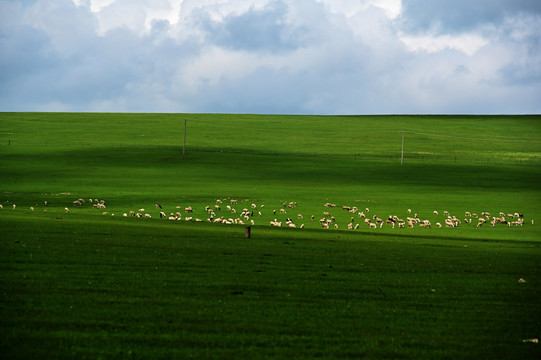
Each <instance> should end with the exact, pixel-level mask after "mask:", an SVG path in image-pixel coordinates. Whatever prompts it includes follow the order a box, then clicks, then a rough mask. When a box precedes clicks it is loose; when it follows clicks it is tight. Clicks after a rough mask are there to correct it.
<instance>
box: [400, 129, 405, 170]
mask: <svg viewBox="0 0 541 360" xmlns="http://www.w3.org/2000/svg"><path fill="white" fill-rule="evenodd" d="M404 131H405V130H404V129H402V156H401V157H400V165H404Z"/></svg>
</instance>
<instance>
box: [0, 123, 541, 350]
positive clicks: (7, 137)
mask: <svg viewBox="0 0 541 360" xmlns="http://www.w3.org/2000/svg"><path fill="white" fill-rule="evenodd" d="M184 118H187V119H188V121H189V127H188V129H189V137H188V139H189V140H188V152H187V154H186V155H184V156H183V155H181V153H180V149H181V147H180V146H179V144H181V139H182V135H183V132H182V131H183V121H182V120H183V119H184ZM0 121H1V122H2V125H3V128H2V132H1V133H0V154H1V156H0V168H1V169H2V175H1V178H0V187H1V188H0V203H1V204H2V205H3V209H0V229H2V231H1V234H0V246H1V247H2V250H1V252H0V260H1V263H0V266H1V271H2V277H1V278H0V286H1V289H2V292H1V301H0V316H1V318H2V322H1V324H0V326H1V327H0V328H1V335H2V336H1V337H0V339H1V340H0V346H1V351H2V354H3V356H4V357H6V358H25V359H26V358H115V357H118V358H125V357H127V358H172V357H173V358H175V357H176V358H184V357H195V358H231V357H238V358H265V357H268V358H284V357H293V358H317V357H320V358H340V359H341V358H360V357H367V358H418V357H421V358H457V357H458V358H486V357H498V358H539V355H540V350H539V345H538V344H534V343H530V342H523V340H525V339H532V338H539V337H540V335H541V334H540V329H541V320H540V319H541V316H540V315H541V314H540V310H539V306H538V299H539V298H540V295H541V294H540V292H541V286H540V284H539V280H538V279H539V272H540V271H541V268H540V266H539V264H540V263H541V256H540V255H541V254H540V249H539V245H540V241H539V239H541V229H540V228H539V225H538V222H539V221H541V220H539V219H541V208H540V207H539V204H540V203H541V188H540V186H539V183H540V181H539V180H540V179H541V167H540V166H539V165H541V161H540V159H541V143H540V142H539V140H538V139H539V135H540V129H541V127H539V117H538V116H537V117H536V116H526V117H468V116H462V117H460V116H457V117H454V116H453V117H430V116H427V117H415V116H408V117H401V116H394V117H288V116H255V115H239V116H237V115H175V114H170V115H164V114H150V115H149V114H39V113H29V114H0ZM403 128H405V129H406V134H407V138H406V141H407V147H406V149H407V150H406V164H405V165H404V166H400V165H399V161H398V160H399V158H400V132H401V129H403ZM472 128H475V129H476V131H475V132H472ZM495 140H497V141H495ZM78 198H84V199H89V198H92V199H95V198H97V199H104V200H106V202H107V208H106V209H103V210H102V209H99V210H98V209H94V208H93V207H92V206H91V204H89V202H88V201H87V202H86V203H85V204H84V205H83V206H79V207H74V206H73V204H72V202H73V201H74V200H76V199H78ZM217 199H221V200H223V201H229V200H231V199H238V201H239V204H238V209H241V208H243V207H250V205H251V204H252V203H255V204H257V209H258V210H260V211H262V216H261V217H253V219H254V220H255V221H256V225H255V226H254V227H253V228H252V232H253V238H252V239H245V238H244V237H243V235H244V227H243V226H221V225H215V224H207V223H205V222H202V223H193V222H186V221H180V222H179V221H167V220H163V219H160V218H159V216H158V213H159V210H157V209H155V207H154V204H156V203H160V204H161V205H162V206H163V211H165V212H166V213H167V214H169V213H171V212H176V211H180V212H182V216H183V217H186V216H187V214H186V213H185V212H183V210H182V209H184V207H186V206H192V207H193V208H194V213H193V216H194V217H199V218H201V219H205V218H206V217H207V216H208V213H207V212H206V211H205V206H214V205H215V204H216V200H217ZM45 201H47V202H48V206H47V207H45V206H44V202H45ZM291 201H294V202H297V206H296V207H295V208H291V209H290V208H287V209H286V210H287V213H286V214H283V215H280V214H279V213H278V215H274V214H273V212H272V210H279V209H281V208H283V203H284V202H286V203H288V202H291ZM326 202H331V203H335V204H337V205H338V207H336V208H333V209H328V208H325V207H323V204H324V203H326ZM13 204H15V205H16V209H13V207H12V205H13ZM224 205H225V203H224ZM261 205H264V207H263V208H262V207H261ZM343 205H347V206H357V207H359V208H360V209H363V208H365V207H369V208H370V216H372V215H377V216H379V217H383V218H386V217H387V216H389V215H397V216H399V217H406V216H407V215H408V213H407V209H412V212H413V213H418V214H419V216H420V217H421V218H426V219H430V221H432V222H433V224H434V223H435V222H436V221H442V220H443V219H444V218H445V217H444V215H443V211H444V210H446V211H449V212H450V213H451V214H453V215H456V216H458V217H459V218H461V219H462V218H463V217H464V212H465V211H471V212H478V213H481V212H483V211H489V212H491V213H492V214H498V213H499V212H500V211H502V212H505V213H514V212H521V213H524V216H525V219H526V223H525V224H524V226H522V227H507V226H496V227H494V228H492V227H490V226H483V227H481V228H477V227H476V226H475V224H473V225H466V224H464V223H463V224H461V226H460V227H458V228H453V229H447V228H442V229H437V228H432V229H421V228H415V229H400V230H399V229H392V228H389V227H384V228H382V229H379V228H378V229H373V230H374V231H370V229H368V228H367V227H362V228H361V229H360V230H358V231H348V230H345V229H347V227H346V225H347V223H348V222H350V221H351V220H350V216H351V214H350V213H348V212H345V211H343V210H342V209H341V206H343ZM30 207H33V208H34V211H32V210H30ZM65 207H69V209H70V211H69V213H66V212H65V210H64V208H65ZM177 207H180V208H177ZM141 208H145V211H144V212H147V213H149V214H151V215H152V218H151V219H145V218H143V219H136V218H134V217H123V216H121V214H122V213H124V212H128V211H130V210H134V211H136V212H139V210H140V209H141ZM434 210H438V211H439V212H440V213H439V215H437V216H436V215H434V214H433V211H434ZM323 211H331V212H332V215H333V216H335V217H336V220H337V224H338V225H339V230H330V231H323V230H321V226H320V225H319V223H318V221H317V219H318V218H319V217H321V216H322V213H323ZM102 212H107V214H106V215H102ZM113 213H114V214H116V215H115V216H114V217H113V216H111V215H112V214H113ZM297 214H303V215H304V219H303V220H302V221H304V223H305V225H306V228H305V229H303V230H301V229H276V228H269V227H268V223H269V221H270V220H273V219H274V218H279V219H280V220H282V221H285V219H286V218H287V217H292V218H294V219H295V222H296V223H297V225H298V224H300V222H301V220H299V219H298V218H296V216H297ZM311 215H314V216H316V221H315V222H311V221H310V220H309V218H310V216H311ZM218 216H226V217H234V216H233V215H232V212H231V211H229V212H228V210H226V209H221V210H220V213H219V215H218ZM532 219H533V220H536V221H537V223H536V224H535V225H532V224H531V222H530V221H531V220H532ZM356 221H357V222H359V221H361V220H359V219H358V218H357V219H356ZM521 278H522V279H525V280H526V282H519V279H521ZM4 354H5V355H4Z"/></svg>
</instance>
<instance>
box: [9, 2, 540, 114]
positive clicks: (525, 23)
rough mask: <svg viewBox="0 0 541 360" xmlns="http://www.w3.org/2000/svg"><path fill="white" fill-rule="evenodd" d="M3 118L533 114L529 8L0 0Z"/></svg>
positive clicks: (534, 45)
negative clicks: (17, 114)
mask: <svg viewBox="0 0 541 360" xmlns="http://www.w3.org/2000/svg"><path fill="white" fill-rule="evenodd" d="M0 111H68V112H159V113H166V112H167V113H256V114H322V115H323V114H331V115H342V114H343V115H347V114H540V113H541V1H539V0H473V1H472V0H430V1H428V0H0Z"/></svg>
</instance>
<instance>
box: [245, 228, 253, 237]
mask: <svg viewBox="0 0 541 360" xmlns="http://www.w3.org/2000/svg"><path fill="white" fill-rule="evenodd" d="M251 236H252V227H251V226H246V239H249V238H250V237H251Z"/></svg>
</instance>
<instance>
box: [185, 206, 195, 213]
mask: <svg viewBox="0 0 541 360" xmlns="http://www.w3.org/2000/svg"><path fill="white" fill-rule="evenodd" d="M184 211H186V212H187V213H193V209H192V207H191V206H188V207H187V208H185V209H184Z"/></svg>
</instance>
